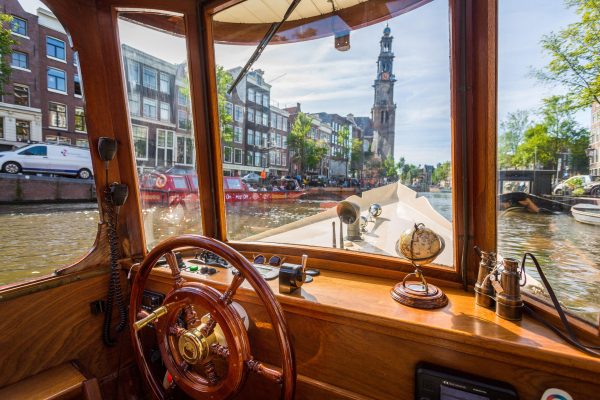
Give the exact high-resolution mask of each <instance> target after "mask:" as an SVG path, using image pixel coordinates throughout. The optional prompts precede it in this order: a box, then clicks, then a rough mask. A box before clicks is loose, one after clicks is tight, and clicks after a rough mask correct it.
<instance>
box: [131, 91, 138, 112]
mask: <svg viewBox="0 0 600 400" xmlns="http://www.w3.org/2000/svg"><path fill="white" fill-rule="evenodd" d="M129 114H131V115H140V94H139V93H130V94H129Z"/></svg>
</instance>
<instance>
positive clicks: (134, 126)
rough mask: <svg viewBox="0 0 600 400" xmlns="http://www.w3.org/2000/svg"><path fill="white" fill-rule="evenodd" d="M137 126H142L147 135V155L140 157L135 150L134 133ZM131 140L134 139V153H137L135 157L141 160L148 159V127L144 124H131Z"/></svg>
mask: <svg viewBox="0 0 600 400" xmlns="http://www.w3.org/2000/svg"><path fill="white" fill-rule="evenodd" d="M135 128H141V129H142V130H143V131H144V134H145V135H146V157H138V156H137V154H136V152H135V136H134V133H133V132H134V130H135ZM131 140H132V141H133V153H134V155H135V159H136V160H140V161H148V146H149V140H148V127H147V126H144V125H137V124H131Z"/></svg>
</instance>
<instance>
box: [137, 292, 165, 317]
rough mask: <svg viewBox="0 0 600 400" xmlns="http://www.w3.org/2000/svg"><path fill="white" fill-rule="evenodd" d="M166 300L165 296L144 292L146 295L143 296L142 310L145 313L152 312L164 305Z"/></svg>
mask: <svg viewBox="0 0 600 400" xmlns="http://www.w3.org/2000/svg"><path fill="white" fill-rule="evenodd" d="M164 299H165V295H164V294H162V293H157V292H152V291H150V290H144V294H143V295H142V308H143V309H144V310H145V311H148V312H152V311H154V310H156V309H157V308H158V307H160V306H161V305H162V303H163V301H164Z"/></svg>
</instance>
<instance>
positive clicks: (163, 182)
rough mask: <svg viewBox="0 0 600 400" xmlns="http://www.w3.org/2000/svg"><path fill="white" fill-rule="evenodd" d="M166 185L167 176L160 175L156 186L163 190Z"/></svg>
mask: <svg viewBox="0 0 600 400" xmlns="http://www.w3.org/2000/svg"><path fill="white" fill-rule="evenodd" d="M166 184H167V177H166V176H165V174H160V175H158V177H157V178H156V182H155V183H154V185H156V187H157V188H159V189H162V188H164V187H165V185H166Z"/></svg>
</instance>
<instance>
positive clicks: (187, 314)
mask: <svg viewBox="0 0 600 400" xmlns="http://www.w3.org/2000/svg"><path fill="white" fill-rule="evenodd" d="M183 320H184V321H185V326H186V327H187V328H188V329H191V328H192V327H194V326H196V325H197V324H198V322H199V321H200V319H199V318H198V313H197V312H196V309H195V308H194V305H193V304H188V305H186V306H185V307H184V308H183Z"/></svg>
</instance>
